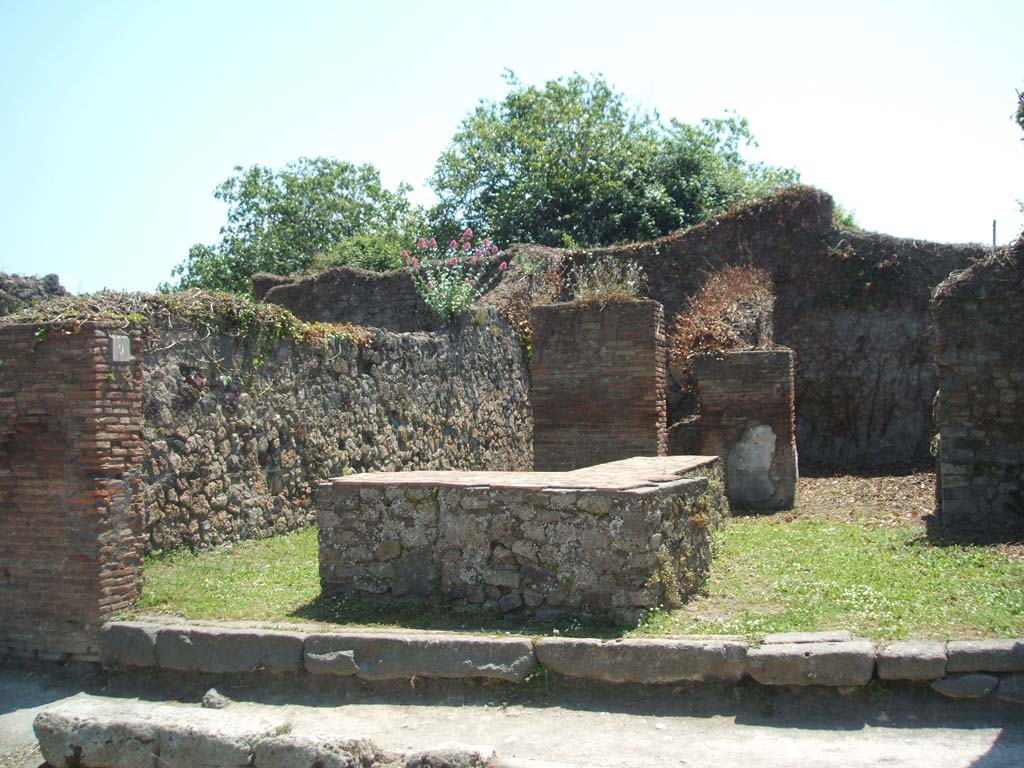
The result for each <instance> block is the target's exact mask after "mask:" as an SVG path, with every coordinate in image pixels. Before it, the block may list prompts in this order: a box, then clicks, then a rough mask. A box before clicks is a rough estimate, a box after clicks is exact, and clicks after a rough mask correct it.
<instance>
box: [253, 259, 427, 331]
mask: <svg viewBox="0 0 1024 768" xmlns="http://www.w3.org/2000/svg"><path fill="white" fill-rule="evenodd" d="M252 283H253V296H254V297H255V298H256V300H257V301H265V302H267V303H268V304H278V305H280V306H282V307H284V308H285V309H287V310H288V311H289V312H291V313H292V314H293V315H295V316H296V317H298V318H299V319H301V320H307V321H310V322H312V321H319V322H324V323H354V324H355V325H368V326H372V327H374V328H385V329H387V330H389V331H395V332H396V333H404V332H408V331H429V330H437V329H438V327H439V326H438V324H437V321H436V320H435V318H434V315H433V313H432V312H431V310H430V307H429V306H427V304H426V302H424V301H423V299H422V298H421V297H420V295H419V292H418V291H417V290H416V285H415V284H414V283H413V281H412V278H411V277H410V275H409V271H408V270H405V269H396V270H392V271H390V272H369V271H367V270H365V269H355V268H353V267H334V268H333V269H328V270H326V271H324V272H320V273H318V274H315V275H309V276H307V277H298V278H294V279H293V278H287V277H279V276H277V275H269V274H263V273H261V274H258V275H253V278H252Z"/></svg>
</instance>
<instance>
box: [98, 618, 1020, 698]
mask: <svg viewBox="0 0 1024 768" xmlns="http://www.w3.org/2000/svg"><path fill="white" fill-rule="evenodd" d="M100 649H101V664H102V666H103V667H104V668H106V669H108V670H131V669H151V670H171V671H176V672H187V673H201V674H213V675H233V674H235V675H237V674H251V673H260V674H267V675H292V676H302V675H309V676H315V677H332V676H333V677H339V676H340V677H352V678H357V679H361V680H365V681H386V680H412V679H415V678H447V679H472V678H484V679H496V680H503V681H506V682H511V683H522V682H525V681H526V680H527V679H528V678H530V677H531V676H532V675H533V674H535V673H536V672H537V671H539V670H540V669H541V668H543V669H544V670H545V671H547V672H551V673H554V674H556V675H561V676H565V677H567V678H575V679H579V680H583V681H590V682H595V683H617V684H629V685H672V684H678V683H684V682H697V683H702V682H719V683H727V684H729V683H731V684H735V683H739V682H740V681H741V680H745V679H747V678H749V679H752V680H753V681H755V682H756V683H759V684H761V685H766V686H821V687H831V688H837V689H840V690H843V689H849V688H857V687H860V686H865V685H867V684H869V683H871V682H872V681H876V680H877V681H882V682H890V681H891V682H917V683H922V684H929V685H931V687H932V688H933V689H934V690H935V691H937V692H938V693H940V694H942V695H943V696H946V697H948V698H953V699H980V698H984V697H989V696H993V695H994V696H995V697H997V698H999V699H1000V700H1003V701H1008V702H1013V703H1018V704H1024V639H1002V640H956V641H948V642H946V641H940V640H908V641H896V642H891V643H887V644H884V645H878V644H876V643H874V642H873V641H870V640H864V639H858V638H855V637H853V636H852V635H851V634H850V633H849V632H845V631H840V632H823V633H822V632H819V633H783V634H775V635H767V636H766V637H765V638H764V639H763V641H762V642H761V643H750V642H747V641H745V640H743V639H741V638H737V637H725V636H709V637H700V638H649V639H648V638H643V639H639V638H628V639H617V640H598V639H592V638H580V639H576V638H559V637H543V638H530V637H525V636H517V635H489V636H488V635H482V634H459V633H452V632H418V631H405V630H394V631H391V630H388V631H379V630H352V631H349V630H340V631H316V630H313V629H312V628H310V629H308V630H307V629H302V630H298V629H296V630H266V629H259V628H255V627H253V628H250V627H239V626H224V625H213V624H204V625H199V624H181V623H174V624H158V623H155V622H113V623H110V624H107V625H105V626H104V628H103V630H102V632H101V636H100Z"/></svg>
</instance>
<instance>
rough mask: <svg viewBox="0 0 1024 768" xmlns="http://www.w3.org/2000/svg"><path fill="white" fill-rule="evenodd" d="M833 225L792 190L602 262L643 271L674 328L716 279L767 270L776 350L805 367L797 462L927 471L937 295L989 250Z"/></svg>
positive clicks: (824, 198)
mask: <svg viewBox="0 0 1024 768" xmlns="http://www.w3.org/2000/svg"><path fill="white" fill-rule="evenodd" d="M832 213H833V202H832V199H831V198H830V197H829V196H828V195H826V194H825V193H823V192H819V191H818V190H814V189H810V188H808V187H794V188H791V189H788V190H786V191H784V192H782V193H780V194H778V195H776V196H774V197H771V198H768V199H766V200H763V201H760V202H758V203H755V204H753V205H750V206H747V207H744V208H740V209H737V210H735V211H732V212H730V213H728V214H725V215H723V216H719V217H716V218H714V219H711V220H709V221H707V222H705V223H703V224H701V225H698V226H695V227H692V228H690V229H688V230H685V231H681V232H679V233H676V234H674V235H670V236H668V237H665V238H661V239H659V240H656V241H653V242H650V243H640V244H635V245H628V246H620V247H614V248H607V249H601V250H597V251H594V253H595V254H601V253H606V254H611V255H613V256H615V257H618V258H631V259H634V260H636V261H638V262H639V263H640V264H641V265H642V266H643V267H644V270H645V272H646V274H647V277H648V290H647V295H648V296H649V297H650V298H652V299H654V300H656V301H659V302H661V303H662V304H663V305H664V307H665V317H666V320H667V321H668V323H669V327H671V322H672V319H673V318H674V317H675V315H676V313H677V312H678V311H679V309H680V307H681V306H683V302H684V300H685V299H686V297H688V296H691V295H693V294H694V293H696V292H697V290H698V289H699V288H700V286H701V285H702V284H703V282H704V281H705V280H706V279H707V276H708V275H710V274H711V273H713V272H715V271H717V270H719V269H721V268H722V267H724V266H729V265H753V266H757V267H763V268H764V269H767V270H768V271H769V272H770V273H771V276H772V280H773V282H774V285H775V291H776V304H775V311H774V329H773V331H774V332H773V338H774V342H775V343H776V344H779V345H782V346H786V347H789V348H791V349H792V350H793V351H794V352H795V354H796V359H797V361H798V363H797V369H796V418H797V442H798V444H799V446H800V456H801V458H802V459H804V460H807V461H814V462H835V463H847V464H885V463H892V462H907V461H918V460H927V459H928V456H929V454H928V446H929V440H930V431H931V430H930V424H931V403H932V398H933V396H934V394H935V389H936V379H935V373H934V371H933V368H932V362H931V347H932V337H931V336H930V330H929V326H930V313H929V301H930V295H931V291H932V289H933V288H934V287H935V286H937V285H938V284H939V283H940V282H941V281H942V280H943V279H945V277H946V276H947V275H949V273H950V272H951V271H952V270H954V269H962V268H964V267H966V266H968V264H970V263H971V260H972V259H976V258H982V257H984V256H986V255H987V254H988V253H989V249H987V248H985V247H983V246H970V245H943V244H938V243H929V242H922V241H918V240H909V239H900V238H894V237H888V236H886V235H880V234H876V233H871V232H862V231H859V230H850V229H845V228H842V227H837V226H836V225H835V224H834V223H833V220H832Z"/></svg>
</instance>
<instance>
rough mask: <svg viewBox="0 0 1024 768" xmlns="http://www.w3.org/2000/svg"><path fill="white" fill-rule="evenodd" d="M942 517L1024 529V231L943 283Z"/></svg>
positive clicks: (993, 529) (944, 522)
mask: <svg viewBox="0 0 1024 768" xmlns="http://www.w3.org/2000/svg"><path fill="white" fill-rule="evenodd" d="M932 306H933V312H934V316H935V328H936V343H935V366H936V369H937V370H938V376H939V393H938V396H937V397H936V409H935V411H936V414H935V420H936V425H937V428H938V439H939V445H938V448H939V471H938V476H937V484H938V486H937V495H938V502H939V508H938V510H937V519H938V522H939V524H940V526H941V527H942V528H945V529H947V530H952V531H968V532H978V533H985V534H993V535H1000V534H1001V533H1002V532H1005V531H1016V532H1018V533H1019V532H1024V346H1022V344H1021V328H1024V241H1018V244H1017V246H1016V248H1015V249H1012V250H1010V251H1009V252H1003V253H1001V254H999V255H994V256H991V257H989V258H988V259H985V260H984V261H982V262H979V263H977V264H974V265H973V266H971V267H970V268H969V269H967V270H964V271H962V272H958V273H955V274H953V275H951V276H950V278H949V279H948V280H946V281H945V282H944V283H942V285H940V286H939V288H938V289H937V290H936V292H935V298H934V300H933V302H932Z"/></svg>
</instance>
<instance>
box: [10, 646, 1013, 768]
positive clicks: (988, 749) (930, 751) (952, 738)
mask: <svg viewBox="0 0 1024 768" xmlns="http://www.w3.org/2000/svg"><path fill="white" fill-rule="evenodd" d="M166 686H167V682H166V681H161V680H159V679H156V678H153V677H152V676H150V677H146V676H141V677H140V676H114V677H112V678H110V680H109V681H108V680H107V679H106V677H105V676H104V675H95V676H93V677H91V678H86V679H83V680H75V679H68V678H64V679H61V678H58V677H54V676H52V675H50V674H47V673H45V672H41V671H39V670H35V671H33V670H25V669H19V668H15V667H10V666H8V667H0V766H4V768H15V767H17V768H23V767H24V768H27V767H28V766H31V767H32V768H36V766H38V765H39V756H38V753H34V754H33V753H30V752H28V751H27V750H29V749H30V747H31V744H32V743H33V736H32V733H31V722H32V719H33V718H34V716H35V714H36V713H37V712H38V711H40V710H41V709H42V708H44V707H46V706H47V705H52V704H60V706H68V704H69V702H70V704H71V706H72V707H74V706H86V707H88V708H89V709H90V710H92V711H96V712H105V713H110V714H111V715H116V714H118V713H128V714H131V713H138V712H141V711H145V710H146V708H150V707H166V706H171V707H174V708H177V709H181V710H186V711H188V712H191V713H192V714H194V716H195V717H196V718H197V719H198V721H199V722H201V721H202V719H203V717H204V713H209V712H210V710H204V709H202V708H201V707H200V706H199V704H198V699H199V697H200V696H201V691H200V688H201V687H203V686H200V687H198V688H197V687H195V686H194V685H193V687H191V688H187V687H186V688H178V689H177V690H174V691H172V690H170V689H168V688H167V687H166ZM420 686H421V687H420V688H418V689H411V688H409V687H408V684H404V686H403V687H398V686H392V687H391V688H389V689H387V690H386V691H381V690H367V689H365V688H360V687H359V686H354V687H348V688H346V689H339V690H336V691H320V692H310V691H308V690H305V691H303V690H298V689H289V688H287V687H281V686H278V687H273V686H267V687H263V686H254V685H252V684H249V685H241V684H237V685H235V686H234V687H231V686H222V688H221V693H223V694H225V695H226V696H228V697H229V699H231V703H230V704H229V705H228V706H227V707H226V708H225V709H223V710H218V713H219V714H223V715H228V716H230V717H236V718H238V719H239V722H251V721H253V720H256V719H260V718H266V719H271V720H281V721H282V722H287V723H290V727H291V734H293V735H296V736H310V735H316V734H321V735H329V736H331V737H334V738H338V737H346V738H369V739H372V740H374V741H375V742H377V743H378V744H379V745H380V746H382V747H384V748H385V749H394V750H401V751H415V750H419V749H427V748H432V747H435V746H438V745H440V744H443V743H446V742H453V741H454V742H460V743H463V744H473V745H486V746H489V747H492V748H493V749H494V750H495V752H496V753H497V755H498V756H499V758H500V759H502V760H505V761H506V764H507V765H516V764H519V765H528V766H529V765H533V766H539V765H541V764H543V763H545V762H547V763H555V764H558V765H561V766H587V767H588V768H590V767H591V766H594V767H602V768H613V767H620V766H623V767H632V766H717V767H720V768H733V767H735V768H739V767H740V766H742V767H743V768H750V767H751V766H764V767H765V768H771V767H774V766H780V767H781V766H787V767H788V766H800V767H801V768H815V767H816V766H822V767H823V768H824V767H825V766H829V767H831V766H844V767H845V766H850V767H852V768H858V767H860V766H865V767H866V766H910V767H917V766H920V767H921V768H966V767H967V766H976V767H978V768H1010V767H1011V766H1020V765H1022V764H1024V718H1021V717H1020V710H1019V708H1006V707H995V706H991V705H980V704H974V703H964V702H952V703H951V702H945V701H943V700H941V699H940V698H939V697H937V696H934V695H932V696H927V697H923V698H922V696H921V695H919V693H915V692H913V691H911V690H897V691H888V690H887V691H884V692H882V693H881V694H879V697H878V698H877V699H876V700H873V697H872V696H870V695H866V692H863V691H862V692H861V695H855V696H851V697H849V698H844V697H842V696H840V695H838V694H836V693H832V694H829V695H824V694H823V693H821V692H816V691H804V692H799V693H793V692H789V691H767V690H765V689H763V688H757V687H754V686H739V687H736V688H730V689H724V688H716V687H714V686H703V687H701V688H697V689H691V688H677V689H675V690H672V689H668V690H664V691H654V692H652V689H649V688H648V689H644V688H641V687H612V688H598V689H585V688H584V689H563V690H559V691H558V692H554V691H548V692H545V691H544V690H543V687H542V686H535V687H533V688H531V689H530V690H528V691H524V690H523V689H521V688H519V689H514V688H512V687H510V686H504V687H502V686H497V687H489V686H474V685H468V684H466V683H461V682H456V683H448V684H445V685H443V686H434V685H431V684H427V683H421V684H420ZM176 695H180V696H182V698H183V699H184V700H185V701H184V702H179V701H175V700H174V699H175V696H176ZM298 702H301V703H298ZM19 755H20V757H19ZM517 761H519V762H518V763H517Z"/></svg>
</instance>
